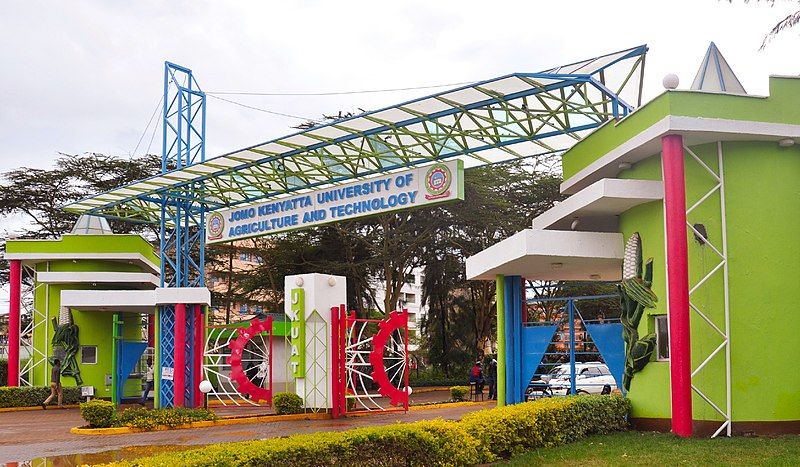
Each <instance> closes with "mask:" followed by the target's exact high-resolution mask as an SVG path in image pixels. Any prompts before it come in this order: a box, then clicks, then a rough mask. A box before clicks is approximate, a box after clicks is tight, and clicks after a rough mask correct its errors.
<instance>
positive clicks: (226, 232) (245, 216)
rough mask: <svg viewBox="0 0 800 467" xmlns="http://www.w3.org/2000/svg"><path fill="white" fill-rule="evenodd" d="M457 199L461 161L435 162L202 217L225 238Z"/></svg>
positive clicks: (210, 238) (213, 238)
mask: <svg viewBox="0 0 800 467" xmlns="http://www.w3.org/2000/svg"><path fill="white" fill-rule="evenodd" d="M457 199H464V166H463V163H462V162H461V161H458V160H454V161H448V162H439V163H436V164H433V165H428V166H424V167H418V168H415V169H411V170H405V171H402V172H395V173H391V174H383V175H380V176H376V177H373V178H368V179H364V180H359V181H357V182H351V183H347V184H343V185H338V186H332V187H328V188H324V189H321V190H318V191H312V192H309V193H303V194H301V195H295V196H289V197H286V198H281V199H273V200H270V201H265V202H263V203H258V204H254V205H251V206H246V207H240V208H233V209H227V210H224V211H216V212H212V213H210V214H209V215H208V217H207V219H206V240H207V243H219V242H228V241H231V240H238V239H242V238H247V237H257V236H261V235H269V234H274V233H278V232H286V231H289V230H295V229H301V228H305V227H312V226H315V225H322V224H327V223H331V222H336V221H342V220H347V219H354V218H357V217H364V216H371V215H375V214H381V213H384V212H389V211H395V210H398V209H408V208H415V207H419V206H425V205H430V204H435V203H442V202H447V201H453V200H457Z"/></svg>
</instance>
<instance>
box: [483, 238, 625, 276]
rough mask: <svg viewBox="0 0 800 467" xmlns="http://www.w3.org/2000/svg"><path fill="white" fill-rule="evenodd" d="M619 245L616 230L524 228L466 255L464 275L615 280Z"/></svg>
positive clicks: (621, 244)
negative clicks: (479, 250) (580, 230)
mask: <svg viewBox="0 0 800 467" xmlns="http://www.w3.org/2000/svg"><path fill="white" fill-rule="evenodd" d="M623 249H624V241H623V238H622V234H620V233H614V232H577V231H562V230H533V229H526V230H523V231H522V232H519V233H517V234H515V235H513V236H511V237H509V238H507V239H505V240H503V241H501V242H500V243H497V244H495V245H492V246H491V247H489V248H487V249H485V250H483V251H482V252H480V253H478V254H476V255H474V256H471V257H469V258H467V279H471V280H493V279H494V278H495V276H496V275H498V274H503V275H507V276H511V275H516V276H523V277H526V278H528V279H532V280H581V281H588V280H602V281H617V280H620V279H621V275H622V257H623Z"/></svg>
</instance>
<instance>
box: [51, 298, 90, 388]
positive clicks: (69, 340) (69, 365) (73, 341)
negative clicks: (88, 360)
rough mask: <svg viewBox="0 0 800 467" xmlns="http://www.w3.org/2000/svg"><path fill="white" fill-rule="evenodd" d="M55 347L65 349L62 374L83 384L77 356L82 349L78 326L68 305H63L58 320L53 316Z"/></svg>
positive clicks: (78, 383) (53, 341)
mask: <svg viewBox="0 0 800 467" xmlns="http://www.w3.org/2000/svg"><path fill="white" fill-rule="evenodd" d="M53 329H54V331H53V340H52V341H51V344H52V346H53V348H56V347H61V348H62V349H64V353H65V355H64V361H63V362H62V365H61V374H62V375H64V376H72V377H73V378H75V384H77V385H78V386H80V385H82V384H83V379H82V378H81V369H80V367H79V366H78V360H77V358H76V356H77V355H78V351H79V350H80V343H79V341H78V326H77V325H76V324H75V323H74V322H73V320H72V312H70V311H69V309H68V308H66V307H61V309H60V310H59V313H58V321H56V319H55V318H53Z"/></svg>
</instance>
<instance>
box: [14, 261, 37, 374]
mask: <svg viewBox="0 0 800 467" xmlns="http://www.w3.org/2000/svg"><path fill="white" fill-rule="evenodd" d="M9 263H10V265H9V266H10V272H9V287H10V288H11V292H10V294H9V296H8V385H9V386H19V334H20V329H19V327H20V303H21V301H20V300H21V298H22V261H21V260H18V259H12V260H11V261H9ZM31 318H33V317H31ZM29 380H30V381H31V382H32V381H33V380H32V379H31V378H29Z"/></svg>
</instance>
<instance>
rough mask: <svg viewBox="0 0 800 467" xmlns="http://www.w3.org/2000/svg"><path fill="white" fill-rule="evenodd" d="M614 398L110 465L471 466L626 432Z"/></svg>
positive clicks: (623, 412) (621, 407)
mask: <svg viewBox="0 0 800 467" xmlns="http://www.w3.org/2000/svg"><path fill="white" fill-rule="evenodd" d="M628 411H629V404H628V401H627V400H626V399H624V398H622V397H620V396H577V397H568V398H562V399H544V400H539V401H535V402H527V403H524V404H518V405H514V406H508V407H500V408H496V409H489V410H483V411H480V412H475V413H472V414H469V415H467V416H465V417H464V418H463V419H462V420H461V421H457V422H456V421H445V420H435V421H424V422H415V423H407V424H395V425H389V426H382V427H374V428H359V429H354V430H347V431H343V432H319V433H314V434H308V435H293V436H289V437H287V438H276V439H268V440H262V441H246V442H240V443H226V444H216V445H211V446H207V447H204V448H202V449H197V450H192V451H183V452H177V453H167V454H161V455H158V456H153V457H147V458H142V459H136V460H132V461H127V462H123V463H121V464H118V465H135V466H156V465H191V466H211V465H242V466H244V465H275V466H277V465H287V466H288V465H398V466H400V465H403V466H405V465H425V466H427V465H476V464H481V463H488V462H494V461H497V460H499V459H502V458H508V457H509V456H511V455H512V454H514V453H518V452H522V451H525V450H528V449H531V448H537V447H547V446H555V445H559V444H564V443H567V442H570V441H575V440H577V439H580V438H582V437H584V436H587V435H590V434H594V433H608V432H611V431H615V430H621V429H623V428H625V427H626V426H627V421H626V418H627V414H628Z"/></svg>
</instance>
